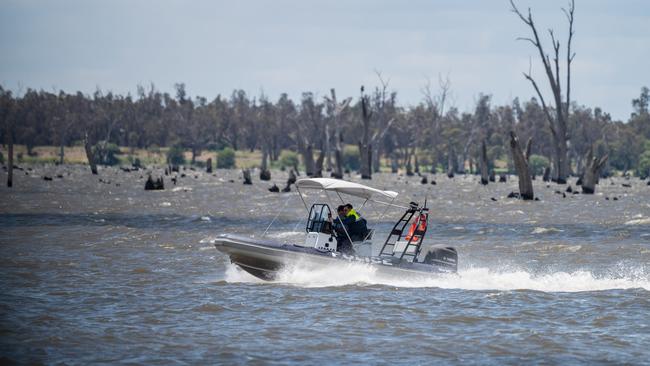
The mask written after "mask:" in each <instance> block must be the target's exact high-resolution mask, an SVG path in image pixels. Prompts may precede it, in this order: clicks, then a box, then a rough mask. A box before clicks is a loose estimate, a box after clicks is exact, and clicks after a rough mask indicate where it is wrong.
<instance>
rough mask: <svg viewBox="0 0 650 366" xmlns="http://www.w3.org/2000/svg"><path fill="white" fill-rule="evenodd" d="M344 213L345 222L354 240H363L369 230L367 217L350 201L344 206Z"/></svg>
mask: <svg viewBox="0 0 650 366" xmlns="http://www.w3.org/2000/svg"><path fill="white" fill-rule="evenodd" d="M343 214H344V215H345V219H344V220H343V223H344V224H345V225H346V228H347V229H348V234H350V238H351V239H352V241H362V240H363V239H365V236H366V233H367V232H368V225H367V221H366V219H364V218H363V217H361V215H359V213H358V212H357V211H356V210H355V209H354V207H352V205H351V204H349V203H348V204H346V205H345V206H343Z"/></svg>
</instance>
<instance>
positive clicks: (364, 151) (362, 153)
mask: <svg viewBox="0 0 650 366" xmlns="http://www.w3.org/2000/svg"><path fill="white" fill-rule="evenodd" d="M371 115H372V112H370V111H369V110H368V97H366V96H364V95H363V86H362V87H361V118H362V121H363V132H362V139H361V141H359V161H360V163H361V167H360V168H361V179H372V171H371V167H370V163H371V162H372V147H371V146H370V116H371Z"/></svg>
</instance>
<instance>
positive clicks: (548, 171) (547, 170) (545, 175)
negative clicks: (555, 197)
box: [542, 166, 551, 182]
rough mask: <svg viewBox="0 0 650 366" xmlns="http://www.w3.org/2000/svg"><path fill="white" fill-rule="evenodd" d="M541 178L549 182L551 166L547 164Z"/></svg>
mask: <svg viewBox="0 0 650 366" xmlns="http://www.w3.org/2000/svg"><path fill="white" fill-rule="evenodd" d="M542 180H543V181H544V182H550V181H551V167H550V166H547V167H545V168H544V176H543V177H542Z"/></svg>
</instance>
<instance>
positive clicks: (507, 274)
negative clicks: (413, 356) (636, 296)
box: [225, 263, 650, 292]
mask: <svg viewBox="0 0 650 366" xmlns="http://www.w3.org/2000/svg"><path fill="white" fill-rule="evenodd" d="M225 279H226V281H227V282H252V283H264V281H261V280H259V279H257V278H255V277H253V276H251V275H249V274H248V273H246V272H244V271H242V270H240V269H238V268H236V266H235V265H229V267H228V269H227V270H226V277H225ZM274 282H275V283H283V284H290V285H296V286H300V287H335V286H349V285H385V286H394V287H423V288H426V287H432V288H444V289H461V290H501V291H510V290H532V291H543V292H584V291H605V290H614V289H631V288H642V289H645V290H648V291H650V277H649V276H648V273H647V271H646V270H645V269H643V268H631V269H628V270H626V271H624V272H623V273H619V274H611V275H608V276H597V275H595V274H594V273H593V272H591V271H588V270H580V271H574V272H561V271H559V272H553V273H547V274H541V275H535V274H532V273H531V272H529V271H526V270H524V269H514V270H513V269H497V270H494V269H491V268H486V267H473V268H467V269H463V270H460V271H459V272H458V273H457V274H442V275H440V274H439V275H424V276H422V277H415V278H406V279H398V278H394V277H390V276H385V275H380V274H378V273H376V270H375V268H373V267H372V266H370V265H366V264H356V263H355V264H348V263H346V264H336V265H331V266H328V267H323V268H319V269H309V268H307V267H305V266H301V265H297V266H292V267H288V268H286V269H284V270H282V271H281V272H280V274H279V277H278V279H277V280H276V281H274Z"/></svg>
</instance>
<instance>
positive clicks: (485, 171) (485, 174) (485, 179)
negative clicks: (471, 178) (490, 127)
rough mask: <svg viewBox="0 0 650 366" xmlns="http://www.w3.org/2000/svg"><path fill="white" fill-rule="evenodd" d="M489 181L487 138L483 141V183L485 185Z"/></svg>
mask: <svg viewBox="0 0 650 366" xmlns="http://www.w3.org/2000/svg"><path fill="white" fill-rule="evenodd" d="M488 181H489V177H488V159H487V147H486V146H485V140H483V142H481V184H482V185H484V186H485V185H487V184H488Z"/></svg>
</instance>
